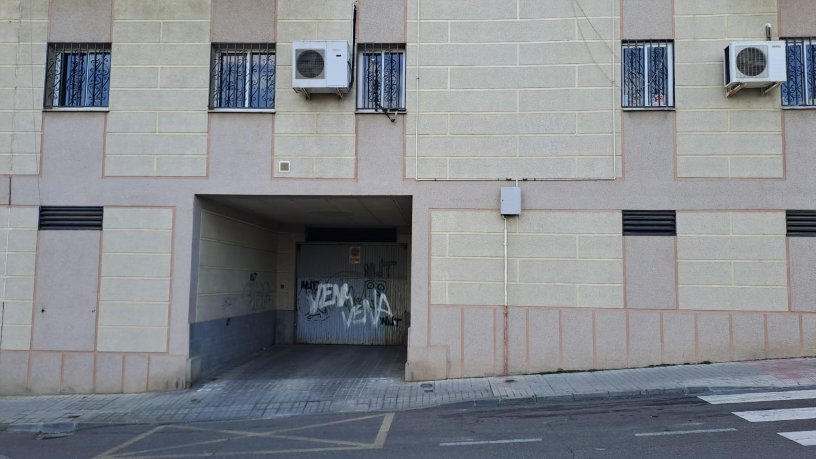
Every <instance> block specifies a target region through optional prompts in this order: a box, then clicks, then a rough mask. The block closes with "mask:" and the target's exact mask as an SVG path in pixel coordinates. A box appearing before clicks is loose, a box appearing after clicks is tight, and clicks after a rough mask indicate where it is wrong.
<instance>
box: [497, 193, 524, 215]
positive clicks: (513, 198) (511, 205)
mask: <svg viewBox="0 0 816 459" xmlns="http://www.w3.org/2000/svg"><path fill="white" fill-rule="evenodd" d="M501 214H502V215H504V216H505V217H507V216H513V215H521V188H519V187H517V186H505V187H502V189H501Z"/></svg>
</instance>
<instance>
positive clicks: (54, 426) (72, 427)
mask: <svg viewBox="0 0 816 459" xmlns="http://www.w3.org/2000/svg"><path fill="white" fill-rule="evenodd" d="M77 425H78V424H77V423H76V422H31V423H19V424H7V425H5V426H0V430H5V431H6V432H18V433H23V432H27V433H42V434H70V433H74V432H75V431H76V430H77Z"/></svg>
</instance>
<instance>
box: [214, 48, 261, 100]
mask: <svg viewBox="0 0 816 459" xmlns="http://www.w3.org/2000/svg"><path fill="white" fill-rule="evenodd" d="M230 108H256V109H274V108H275V45H274V44H270V43H254V44H248V43H214V44H213V45H212V65H211V68H210V109H230Z"/></svg>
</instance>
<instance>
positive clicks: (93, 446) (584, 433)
mask: <svg viewBox="0 0 816 459" xmlns="http://www.w3.org/2000/svg"><path fill="white" fill-rule="evenodd" d="M705 398H706V399H705V400H704V399H703V398H699V397H692V396H659V397H648V398H636V399H612V400H610V399H607V400H584V401H564V402H555V401H546V402H538V403H536V402H534V401H531V400H522V401H512V402H501V403H500V402H495V401H491V402H485V403H475V404H474V403H467V404H456V405H448V406H445V407H440V408H432V409H422V410H414V411H403V412H398V413H393V412H386V413H361V414H356V415H355V414H342V415H320V416H295V417H281V418H274V419H267V420H258V421H235V422H215V423H187V424H166V425H120V426H103V427H88V426H84V427H83V428H81V429H80V430H78V431H76V432H74V433H73V434H70V435H65V436H60V435H52V436H42V435H36V434H31V433H25V434H23V433H11V432H5V433H0V457H3V456H5V457H8V458H12V459H18V458H51V457H53V458H65V457H96V456H108V457H209V456H214V457H269V456H273V457H286V458H304V459H305V458H332V459H335V458H381V457H383V456H385V457H389V458H426V457H445V458H449V459H453V458H468V459H473V458H494V457H513V458H515V457H518V458H526V457H529V458H542V457H548V458H549V457H553V458H560V457H627V458H637V457H643V458H647V457H648V458H655V457H661V458H671V457H678V458H680V457H682V458H686V457H694V456H697V457H705V458H708V457H722V458H733V457H761V458H766V457H774V458H786V457H794V458H795V457H802V458H805V457H807V458H812V457H816V437H811V440H808V434H798V436H797V435H789V434H787V433H789V432H803V431H814V430H816V420H814V419H816V408H814V407H816V391H797V392H783V393H781V395H775V394H771V395H767V394H764V393H763V394H759V395H751V396H740V397H737V398H728V397H726V398H723V397H719V398H718V397H713V398H707V397H705ZM768 410H775V411H768ZM779 410H785V411H779ZM735 413H736V414H735ZM790 417H794V418H800V419H796V420H784V419H786V418H790ZM802 418H809V419H802ZM780 433H786V435H788V436H789V437H792V438H794V439H793V440H792V439H790V438H786V437H785V436H782V435H780ZM810 435H811V436H812V435H813V433H811V434H810ZM797 439H798V442H797V441H796V440H797ZM809 441H812V442H813V446H805V445H807V444H809ZM801 443H803V444H801ZM3 459H5V458H3Z"/></svg>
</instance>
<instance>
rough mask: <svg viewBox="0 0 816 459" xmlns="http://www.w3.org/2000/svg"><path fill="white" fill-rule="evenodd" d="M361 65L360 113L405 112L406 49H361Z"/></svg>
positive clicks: (358, 70)
mask: <svg viewBox="0 0 816 459" xmlns="http://www.w3.org/2000/svg"><path fill="white" fill-rule="evenodd" d="M357 65H358V69H357V81H358V85H357V110H360V111H381V112H389V111H403V110H405V49H404V46H402V45H360V48H359V53H358V55H357Z"/></svg>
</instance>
